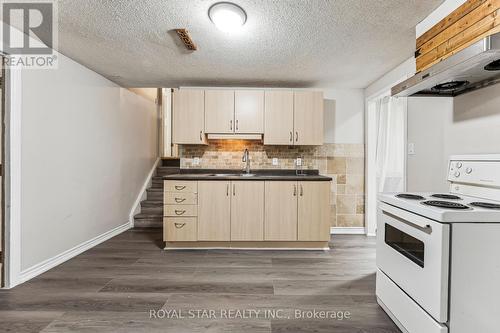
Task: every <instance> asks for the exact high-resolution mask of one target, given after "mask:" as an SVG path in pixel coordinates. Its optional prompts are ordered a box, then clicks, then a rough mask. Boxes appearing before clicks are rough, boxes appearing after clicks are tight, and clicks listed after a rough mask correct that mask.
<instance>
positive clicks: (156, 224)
mask: <svg viewBox="0 0 500 333" xmlns="http://www.w3.org/2000/svg"><path fill="white" fill-rule="evenodd" d="M134 227H135V228H163V220H162V221H159V220H147V219H145V220H135V221H134Z"/></svg>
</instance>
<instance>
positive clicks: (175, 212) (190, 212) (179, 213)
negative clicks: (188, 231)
mask: <svg viewBox="0 0 500 333" xmlns="http://www.w3.org/2000/svg"><path fill="white" fill-rule="evenodd" d="M163 212H164V215H165V216H172V217H186V216H189V217H191V216H197V215H198V206H197V205H165V206H164V207H163Z"/></svg>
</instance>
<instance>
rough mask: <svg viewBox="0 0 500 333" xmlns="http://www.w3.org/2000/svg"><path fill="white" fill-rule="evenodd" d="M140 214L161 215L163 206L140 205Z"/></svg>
mask: <svg viewBox="0 0 500 333" xmlns="http://www.w3.org/2000/svg"><path fill="white" fill-rule="evenodd" d="M141 214H151V215H158V216H163V206H160V207H141Z"/></svg>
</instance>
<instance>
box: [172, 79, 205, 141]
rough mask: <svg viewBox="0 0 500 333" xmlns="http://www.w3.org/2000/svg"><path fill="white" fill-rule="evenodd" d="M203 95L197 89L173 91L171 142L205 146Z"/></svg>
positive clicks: (201, 91)
mask: <svg viewBox="0 0 500 333" xmlns="http://www.w3.org/2000/svg"><path fill="white" fill-rule="evenodd" d="M204 96H205V93H204V91H203V90H199V89H175V90H174V93H173V110H172V142H173V143H176V144H206V143H207V142H206V136H205V99H204V98H205V97H204Z"/></svg>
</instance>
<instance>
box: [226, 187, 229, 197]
mask: <svg viewBox="0 0 500 333" xmlns="http://www.w3.org/2000/svg"><path fill="white" fill-rule="evenodd" d="M226 196H227V197H228V196H229V184H227V185H226Z"/></svg>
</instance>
